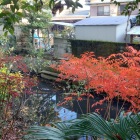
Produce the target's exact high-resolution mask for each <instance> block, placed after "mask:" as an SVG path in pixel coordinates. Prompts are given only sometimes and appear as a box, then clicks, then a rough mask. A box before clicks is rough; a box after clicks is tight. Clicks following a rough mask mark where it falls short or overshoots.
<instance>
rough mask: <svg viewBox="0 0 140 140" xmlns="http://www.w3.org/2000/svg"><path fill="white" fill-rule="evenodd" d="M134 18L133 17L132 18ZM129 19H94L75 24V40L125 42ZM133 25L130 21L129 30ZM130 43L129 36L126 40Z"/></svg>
mask: <svg viewBox="0 0 140 140" xmlns="http://www.w3.org/2000/svg"><path fill="white" fill-rule="evenodd" d="M132 17H133V16H131V18H132ZM127 20H128V17H126V16H116V17H112V16H109V17H93V18H87V19H84V20H81V21H79V22H76V23H75V24H74V26H75V38H76V39H79V40H96V41H109V42H123V43H124V42H125V36H126V27H127ZM130 28H131V25H130V21H129V25H128V28H127V29H128V30H130ZM126 41H127V42H129V41H130V39H129V36H128V38H127V40H126Z"/></svg>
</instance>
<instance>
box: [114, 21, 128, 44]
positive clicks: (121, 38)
mask: <svg viewBox="0 0 140 140" xmlns="http://www.w3.org/2000/svg"><path fill="white" fill-rule="evenodd" d="M126 27H127V23H124V24H121V25H118V26H117V27H116V41H117V42H124V43H125V36H126ZM129 29H130V22H129V25H128V28H127V31H128V30H129ZM126 42H130V38H129V36H127V38H126Z"/></svg>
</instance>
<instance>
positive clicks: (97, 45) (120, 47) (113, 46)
mask: <svg viewBox="0 0 140 140" xmlns="http://www.w3.org/2000/svg"><path fill="white" fill-rule="evenodd" d="M69 41H70V43H71V47H72V54H73V55H74V56H77V57H79V56H80V55H81V54H82V53H84V52H86V51H92V52H94V53H95V56H96V57H98V56H103V57H107V56H109V55H110V54H113V53H119V52H123V51H125V46H126V44H125V43H117V42H103V41H87V40H69ZM129 45H132V44H129ZM132 46H133V47H134V48H136V49H137V50H140V45H132Z"/></svg>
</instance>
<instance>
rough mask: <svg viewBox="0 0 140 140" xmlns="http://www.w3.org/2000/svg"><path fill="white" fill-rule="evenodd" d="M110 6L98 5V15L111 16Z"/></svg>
mask: <svg viewBox="0 0 140 140" xmlns="http://www.w3.org/2000/svg"><path fill="white" fill-rule="evenodd" d="M109 15H110V7H109V6H98V7H97V16H109Z"/></svg>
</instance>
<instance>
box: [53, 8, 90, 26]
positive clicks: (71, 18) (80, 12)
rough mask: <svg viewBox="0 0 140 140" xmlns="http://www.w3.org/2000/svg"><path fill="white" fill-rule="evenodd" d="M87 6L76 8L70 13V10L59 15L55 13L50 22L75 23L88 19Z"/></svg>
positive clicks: (65, 10)
mask: <svg viewBox="0 0 140 140" xmlns="http://www.w3.org/2000/svg"><path fill="white" fill-rule="evenodd" d="M89 12H90V11H89V6H86V8H85V7H83V8H78V9H76V10H75V11H74V13H72V9H71V8H69V9H64V10H63V11H62V12H61V13H59V12H57V14H56V15H55V16H53V17H52V21H58V22H59V21H60V22H67V23H75V22H77V21H80V20H82V19H85V18H88V17H89V15H90V13H89Z"/></svg>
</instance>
